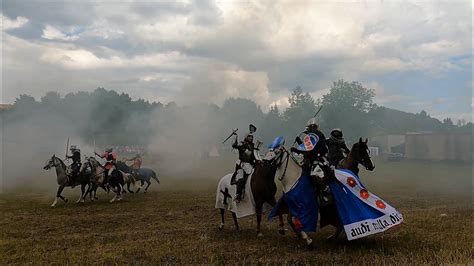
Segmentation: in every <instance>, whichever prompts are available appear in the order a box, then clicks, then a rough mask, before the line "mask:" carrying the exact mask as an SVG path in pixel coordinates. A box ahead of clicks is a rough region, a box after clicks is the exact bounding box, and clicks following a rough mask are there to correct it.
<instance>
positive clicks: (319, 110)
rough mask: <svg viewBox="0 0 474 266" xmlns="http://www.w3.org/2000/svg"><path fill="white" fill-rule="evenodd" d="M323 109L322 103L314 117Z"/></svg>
mask: <svg viewBox="0 0 474 266" xmlns="http://www.w3.org/2000/svg"><path fill="white" fill-rule="evenodd" d="M321 109H323V106H322V105H321V107H319V110H318V111H317V112H316V113H315V114H314V116H313V117H316V116H318V114H319V112H321Z"/></svg>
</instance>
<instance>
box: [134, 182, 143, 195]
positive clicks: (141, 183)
mask: <svg viewBox="0 0 474 266" xmlns="http://www.w3.org/2000/svg"><path fill="white" fill-rule="evenodd" d="M143 184H144V182H143V180H140V186H139V187H138V189H137V191H135V193H138V192H139V191H140V189H142V187H143Z"/></svg>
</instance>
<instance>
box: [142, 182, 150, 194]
mask: <svg viewBox="0 0 474 266" xmlns="http://www.w3.org/2000/svg"><path fill="white" fill-rule="evenodd" d="M146 183H147V185H146V188H145V191H144V192H143V193H146V191H147V190H148V188H149V187H150V185H151V182H150V180H146Z"/></svg>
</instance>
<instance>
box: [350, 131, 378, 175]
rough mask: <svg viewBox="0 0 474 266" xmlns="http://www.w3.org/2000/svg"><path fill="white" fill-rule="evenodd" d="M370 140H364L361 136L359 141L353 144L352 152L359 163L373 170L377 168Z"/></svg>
mask: <svg viewBox="0 0 474 266" xmlns="http://www.w3.org/2000/svg"><path fill="white" fill-rule="evenodd" d="M368 142H369V140H368V139H365V141H363V140H362V138H359V141H358V142H357V143H355V144H354V145H353V146H352V150H351V153H353V155H354V158H355V160H356V162H357V163H360V164H362V165H363V166H364V167H365V169H367V170H369V171H373V170H374V169H375V164H374V162H373V161H372V158H371V157H370V150H369V146H368V145H367V143H368Z"/></svg>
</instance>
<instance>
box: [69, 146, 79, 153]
mask: <svg viewBox="0 0 474 266" xmlns="http://www.w3.org/2000/svg"><path fill="white" fill-rule="evenodd" d="M69 150H70V151H71V152H75V151H78V152H80V151H81V150H79V149H78V148H77V146H76V145H71V147H70V148H69Z"/></svg>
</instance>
